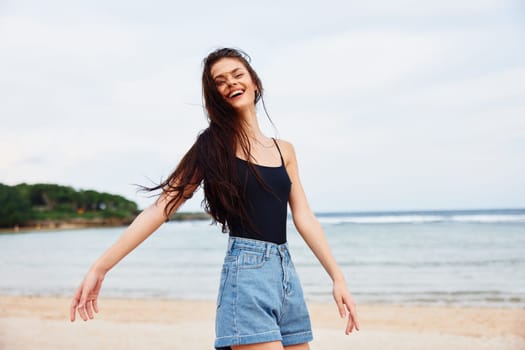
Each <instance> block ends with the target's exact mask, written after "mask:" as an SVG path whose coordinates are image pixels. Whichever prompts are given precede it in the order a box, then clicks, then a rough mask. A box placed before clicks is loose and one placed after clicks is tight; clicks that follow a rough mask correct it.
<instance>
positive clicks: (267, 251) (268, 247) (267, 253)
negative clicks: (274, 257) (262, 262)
mask: <svg viewBox="0 0 525 350" xmlns="http://www.w3.org/2000/svg"><path fill="white" fill-rule="evenodd" d="M271 250H272V245H271V244H270V243H266V253H265V254H264V258H265V259H266V260H268V258H269V257H270V251H271Z"/></svg>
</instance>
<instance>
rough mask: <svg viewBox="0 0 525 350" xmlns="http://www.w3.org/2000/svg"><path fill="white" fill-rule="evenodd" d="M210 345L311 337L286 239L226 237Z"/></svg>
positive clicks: (287, 341)
mask: <svg viewBox="0 0 525 350" xmlns="http://www.w3.org/2000/svg"><path fill="white" fill-rule="evenodd" d="M215 334H216V338H215V348H216V349H224V350H225V349H229V347H230V346H231V345H242V344H254V343H262V342H269V341H281V342H282V344H283V346H288V345H294V344H302V343H307V342H309V341H311V340H312V339H313V337H312V328H311V325H310V316H309V315H308V309H307V308H306V303H305V301H304V296H303V291H302V289H301V284H300V282H299V278H298V276H297V273H296V272H295V267H294V265H293V263H292V260H291V257H290V253H289V251H288V244H287V243H284V244H280V245H278V244H275V243H270V242H265V241H258V240H253V239H247V238H239V237H230V238H229V241H228V251H227V252H226V257H225V258H224V264H223V266H222V272H221V279H220V287H219V295H218V296H217V315H216V319H215Z"/></svg>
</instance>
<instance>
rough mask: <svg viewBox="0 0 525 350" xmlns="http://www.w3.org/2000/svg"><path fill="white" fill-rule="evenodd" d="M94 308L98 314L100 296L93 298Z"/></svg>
mask: <svg viewBox="0 0 525 350" xmlns="http://www.w3.org/2000/svg"><path fill="white" fill-rule="evenodd" d="M93 310H95V312H96V313H97V314H98V298H95V300H93Z"/></svg>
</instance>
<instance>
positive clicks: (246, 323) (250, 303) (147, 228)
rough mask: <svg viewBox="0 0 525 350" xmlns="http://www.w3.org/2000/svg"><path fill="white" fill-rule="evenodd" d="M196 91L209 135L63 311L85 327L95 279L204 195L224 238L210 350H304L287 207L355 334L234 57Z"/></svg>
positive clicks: (249, 77) (313, 222) (215, 58)
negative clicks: (186, 204)
mask: <svg viewBox="0 0 525 350" xmlns="http://www.w3.org/2000/svg"><path fill="white" fill-rule="evenodd" d="M202 86H203V95H204V103H205V107H206V111H207V114H208V119H209V127H208V128H207V129H205V130H204V131H203V132H202V133H201V134H200V135H199V137H198V138H197V141H196V142H195V144H194V145H193V146H192V147H191V149H190V150H189V151H188V152H187V153H186V155H185V156H184V157H183V159H182V160H181V162H180V163H179V165H178V166H177V168H176V169H175V171H174V172H173V173H172V174H171V175H170V176H169V177H168V178H167V179H166V180H165V181H164V182H163V183H161V184H160V185H158V186H156V187H152V188H145V189H146V190H148V191H152V190H159V189H160V190H162V193H161V195H160V196H159V198H158V199H157V200H156V201H155V203H153V204H152V205H150V206H149V207H148V208H146V209H145V210H144V211H142V212H141V213H140V214H139V215H138V216H137V218H136V219H135V220H134V221H133V223H132V224H131V225H130V226H129V227H128V228H127V229H126V230H125V232H124V233H123V235H122V236H121V237H120V238H119V239H118V240H117V241H116V242H115V243H114V244H113V245H112V246H111V247H110V248H109V249H108V250H107V251H106V252H105V253H104V254H103V255H102V256H101V257H100V258H99V259H98V260H97V261H96V262H95V263H94V264H93V266H92V267H91V269H90V270H89V272H88V273H87V275H86V276H85V278H84V280H83V282H82V283H81V285H80V286H79V288H78V289H77V291H76V293H75V295H74V297H73V300H72V303H71V310H70V313H71V321H74V320H75V315H76V312H78V313H79V315H80V317H81V318H82V319H83V320H84V321H87V320H88V319H92V318H93V312H98V306H97V299H98V294H99V291H100V288H101V286H102V282H103V280H104V276H105V274H106V273H107V272H108V271H109V270H110V269H111V268H112V267H113V266H115V264H117V263H118V262H119V261H120V260H121V259H122V258H123V257H124V256H126V255H127V254H128V253H129V252H131V251H132V250H133V249H134V248H136V247H137V246H138V245H139V244H140V243H141V242H142V241H144V240H145V239H146V238H147V237H148V236H149V235H150V234H152V233H153V232H154V231H155V230H156V229H157V228H158V227H159V226H160V225H161V224H162V223H163V222H165V221H166V219H167V218H168V217H169V216H170V215H171V214H173V213H174V212H176V211H177V209H178V208H179V207H180V206H181V205H182V204H183V203H184V202H185V200H186V199H188V198H190V197H191V196H192V194H193V192H194V191H195V190H196V189H197V187H198V186H199V185H200V184H202V186H203V188H204V195H205V199H204V201H203V202H204V205H205V209H206V211H207V212H208V213H209V214H210V215H211V216H212V218H213V220H214V221H215V222H216V223H219V224H220V225H221V226H222V231H223V232H229V235H230V237H229V241H228V249H227V253H226V257H225V259H224V264H223V268H222V273H221V283H220V288H219V295H218V297H217V314H216V340H215V347H216V348H217V349H230V348H231V349H235V350H244V349H253V350H256V349H257V350H274V349H283V348H285V349H295V350H301V349H309V345H308V342H309V341H311V340H312V332H311V327H310V318H309V316H308V311H307V309H306V305H305V302H304V298H303V293H302V290H301V286H300V283H299V280H298V277H297V275H296V273H295V268H294V266H293V263H292V261H291V258H290V254H289V251H288V245H287V243H286V215H287V205H288V204H289V206H290V209H291V212H292V217H293V222H294V224H295V226H296V228H297V230H298V231H299V233H300V234H301V236H302V237H303V239H304V240H305V242H306V243H307V245H308V246H309V247H310V249H311V250H312V251H313V253H314V254H315V256H316V257H317V258H318V259H319V261H320V262H321V264H322V265H323V267H324V268H325V270H326V271H327V273H328V274H329V275H330V277H331V279H332V280H333V296H334V299H335V302H336V304H337V307H338V309H339V313H340V315H341V317H343V318H344V317H346V314H348V322H347V326H346V330H345V333H346V334H349V333H350V332H352V330H353V329H354V328H355V329H356V330H358V329H359V323H358V320H357V314H356V310H355V303H354V301H353V299H352V297H351V295H350V293H349V291H348V289H347V287H346V284H345V280H344V276H343V273H342V271H341V270H340V268H339V266H338V265H337V263H336V261H335V259H334V257H333V255H332V253H331V251H330V248H329V246H328V243H327V241H326V238H325V236H324V233H323V230H322V228H321V226H320V224H319V222H318V221H317V219H316V218H315V216H314V214H313V213H312V211H311V209H310V207H309V205H308V202H307V199H306V196H305V193H304V191H303V188H302V186H301V182H300V180H299V174H298V164H297V159H296V157H295V151H294V148H293V146H292V144H290V143H289V142H286V141H283V140H275V139H273V138H268V137H266V136H265V135H263V133H262V132H261V130H260V128H259V125H258V122H257V115H256V109H255V105H256V104H257V102H258V101H259V100H260V99H261V98H262V95H263V88H262V84H261V81H260V79H259V77H258V76H257V74H256V73H255V71H254V70H253V69H252V67H251V66H250V64H249V57H248V56H247V55H246V54H245V53H244V52H242V51H240V50H235V49H229V48H222V49H218V50H216V51H214V52H212V53H210V54H209V55H208V57H206V59H205V60H204V69H203V74H202Z"/></svg>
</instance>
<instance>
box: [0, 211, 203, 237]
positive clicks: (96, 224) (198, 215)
mask: <svg viewBox="0 0 525 350" xmlns="http://www.w3.org/2000/svg"><path fill="white" fill-rule="evenodd" d="M134 219H135V217H131V218H124V219H121V218H93V219H84V218H73V219H68V220H39V221H34V222H30V223H29V224H28V225H24V226H18V225H17V226H15V227H8V228H0V233H24V232H49V231H63V230H75V229H85V228H102V227H123V226H128V225H129V224H131V223H132V222H133V220H134ZM209 219H210V216H209V215H208V214H206V213H203V212H180V213H175V214H174V215H173V216H172V217H171V218H170V220H169V221H192V220H209Z"/></svg>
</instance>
